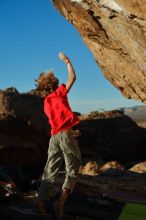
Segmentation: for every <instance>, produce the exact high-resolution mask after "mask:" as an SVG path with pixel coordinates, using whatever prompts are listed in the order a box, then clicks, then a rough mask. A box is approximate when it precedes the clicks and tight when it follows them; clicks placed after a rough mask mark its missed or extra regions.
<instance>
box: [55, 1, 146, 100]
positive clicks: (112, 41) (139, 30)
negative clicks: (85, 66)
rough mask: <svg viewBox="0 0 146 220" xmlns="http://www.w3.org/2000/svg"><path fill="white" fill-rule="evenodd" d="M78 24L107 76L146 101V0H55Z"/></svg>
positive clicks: (130, 96)
mask: <svg viewBox="0 0 146 220" xmlns="http://www.w3.org/2000/svg"><path fill="white" fill-rule="evenodd" d="M53 3H54V5H55V6H56V8H57V9H58V10H59V11H60V12H61V14H62V15H63V16H64V17H65V18H66V19H67V20H68V21H69V22H70V23H71V24H73V25H74V26H75V28H76V29H77V30H78V31H79V33H80V35H81V37H82V39H83V41H84V42H85V44H86V45H87V47H88V48H89V49H90V50H91V52H92V54H93V55H94V58H95V61H96V62H97V64H98V65H99V67H100V68H101V70H102V72H103V74H104V76H105V77H106V79H107V80H109V81H110V82H111V83H112V84H113V85H114V86H115V87H117V88H118V89H119V90H120V91H121V93H122V94H123V95H124V96H125V97H127V98H128V99H136V100H140V101H142V102H144V103H146V86H145V84H146V13H145V11H146V0H141V1H139V0H130V1H127V0H96V1H95V0H53Z"/></svg>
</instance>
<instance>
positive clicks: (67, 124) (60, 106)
mask: <svg viewBox="0 0 146 220" xmlns="http://www.w3.org/2000/svg"><path fill="white" fill-rule="evenodd" d="M67 93H68V90H67V89H66V87H65V85H64V84H61V85H60V86H59V87H58V88H57V89H56V90H55V91H54V92H52V93H51V94H49V95H48V96H47V97H46V98H45V101H44V112H45V114H46V115H47V117H48V119H49V123H50V125H51V128H52V129H51V134H57V133H58V132H60V131H64V130H67V129H69V128H71V127H73V126H74V125H76V124H77V123H79V118H78V117H77V116H76V115H75V114H74V113H73V112H72V110H71V108H70V106H69V103H68V99H67Z"/></svg>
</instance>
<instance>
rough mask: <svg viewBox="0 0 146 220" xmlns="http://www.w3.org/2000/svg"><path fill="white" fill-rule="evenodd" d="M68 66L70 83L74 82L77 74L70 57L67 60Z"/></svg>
mask: <svg viewBox="0 0 146 220" xmlns="http://www.w3.org/2000/svg"><path fill="white" fill-rule="evenodd" d="M66 66H67V70H68V83H72V84H73V83H74V81H75V80H76V74H75V70H74V68H73V65H72V63H71V61H70V60H69V59H68V60H67V62H66Z"/></svg>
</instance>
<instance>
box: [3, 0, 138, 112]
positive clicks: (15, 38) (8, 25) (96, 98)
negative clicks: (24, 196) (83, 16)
mask: <svg viewBox="0 0 146 220" xmlns="http://www.w3.org/2000/svg"><path fill="white" fill-rule="evenodd" d="M60 51H64V53H65V54H66V55H67V56H68V57H69V58H70V59H71V61H72V64H73V66H74V69H75V71H76V75H77V80H76V82H75V84H74V85H73V87H72V89H71V90H70V94H69V101H70V105H71V107H72V109H73V110H74V111H78V112H81V113H88V112H90V111H96V110H97V111H98V110H100V109H104V110H111V109H116V108H119V107H131V106H135V105H142V103H141V102H137V101H135V100H128V99H126V98H124V97H123V96H122V94H121V93H120V92H119V91H118V90H117V89H116V88H114V87H113V86H112V85H111V84H110V83H109V82H108V81H107V80H106V79H105V78H104V76H103V74H102V72H101V70H100V69H99V68H98V66H97V64H96V63H95V61H94V58H93V55H92V53H91V52H90V50H89V49H88V48H87V47H86V45H85V44H84V43H83V41H82V39H81V37H80V34H79V33H78V32H77V31H76V29H75V28H74V27H73V26H72V25H71V24H70V23H69V22H67V21H66V20H65V19H64V17H62V16H61V15H60V13H59V12H58V11H57V10H56V8H55V7H54V6H53V4H52V3H51V0H0V89H5V88H8V87H15V88H16V89H17V90H18V91H19V92H27V91H30V90H32V89H34V88H35V81H34V79H36V78H37V77H38V76H39V74H40V72H42V71H46V70H50V69H53V70H54V72H55V74H56V76H57V77H58V78H59V80H60V83H62V82H63V83H65V82H66V81H67V68H66V66H65V64H64V63H63V62H61V61H60V60H59V58H58V54H59V52H60Z"/></svg>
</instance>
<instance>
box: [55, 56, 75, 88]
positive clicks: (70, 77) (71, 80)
mask: <svg viewBox="0 0 146 220" xmlns="http://www.w3.org/2000/svg"><path fill="white" fill-rule="evenodd" d="M59 58H60V59H61V60H62V61H64V62H65V64H66V66H67V69H68V80H67V83H66V89H67V90H68V91H69V90H70V88H71V87H72V85H73V83H74V81H75V80H76V74H75V71H74V68H73V65H72V63H71V61H70V59H69V58H68V57H67V56H66V55H65V54H64V53H63V52H60V53H59Z"/></svg>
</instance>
